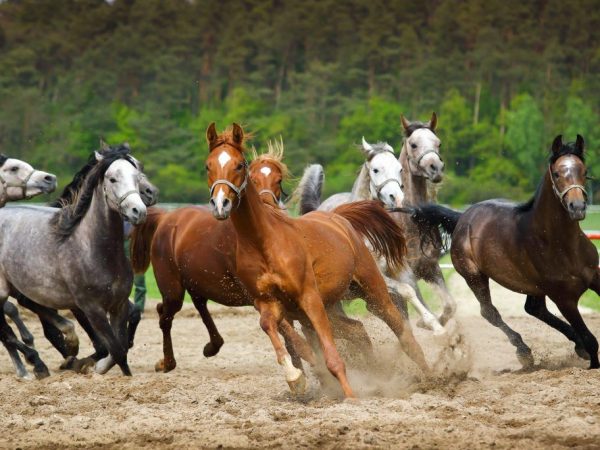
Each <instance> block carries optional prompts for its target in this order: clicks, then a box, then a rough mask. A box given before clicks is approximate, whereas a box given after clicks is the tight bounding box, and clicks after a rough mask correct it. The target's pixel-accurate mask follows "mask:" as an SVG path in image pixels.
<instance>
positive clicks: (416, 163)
mask: <svg viewBox="0 0 600 450" xmlns="http://www.w3.org/2000/svg"><path fill="white" fill-rule="evenodd" d="M406 142H407V143H408V141H406ZM407 150H408V148H407ZM430 153H435V154H436V155H437V156H438V158H439V159H440V161H442V162H443V161H444V160H443V159H442V157H441V156H440V154H439V153H438V152H437V151H436V150H434V149H432V148H430V149H429V150H425V151H424V152H423V153H422V154H421V156H419V157H418V158H414V157H412V156H411V155H410V152H409V151H407V152H406V154H407V155H408V160H409V161H410V162H412V163H413V164H414V165H415V166H416V167H417V169H419V170H421V166H420V164H421V161H423V158H425V157H426V156H427V155H429V154H430ZM421 172H422V170H421ZM424 176H425V178H429V177H428V176H427V175H424Z"/></svg>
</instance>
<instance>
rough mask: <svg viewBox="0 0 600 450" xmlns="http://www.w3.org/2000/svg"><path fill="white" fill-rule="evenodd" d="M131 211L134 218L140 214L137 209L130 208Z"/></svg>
mask: <svg viewBox="0 0 600 450" xmlns="http://www.w3.org/2000/svg"><path fill="white" fill-rule="evenodd" d="M131 211H132V212H133V214H135V215H136V216H137V215H138V214H139V213H140V211H139V210H138V209H137V208H131Z"/></svg>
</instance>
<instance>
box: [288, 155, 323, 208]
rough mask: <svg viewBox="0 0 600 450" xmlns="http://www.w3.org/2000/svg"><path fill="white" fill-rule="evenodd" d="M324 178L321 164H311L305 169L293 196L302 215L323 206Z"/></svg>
mask: <svg viewBox="0 0 600 450" xmlns="http://www.w3.org/2000/svg"><path fill="white" fill-rule="evenodd" d="M324 178H325V176H324V172H323V166H322V165H321V164H311V165H310V166H308V167H307V168H306V169H304V174H303V175H302V178H301V179H300V183H298V187H297V188H296V189H295V190H294V193H293V195H292V198H293V200H294V201H296V202H297V203H298V209H299V212H300V215H304V214H306V213H309V212H311V211H316V210H317V208H318V207H319V205H320V204H321V191H322V189H323V180H324Z"/></svg>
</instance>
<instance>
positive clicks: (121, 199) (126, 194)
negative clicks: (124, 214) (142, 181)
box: [117, 189, 140, 208]
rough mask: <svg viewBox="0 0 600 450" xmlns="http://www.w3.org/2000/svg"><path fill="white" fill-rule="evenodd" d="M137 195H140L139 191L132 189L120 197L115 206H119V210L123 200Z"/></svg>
mask: <svg viewBox="0 0 600 450" xmlns="http://www.w3.org/2000/svg"><path fill="white" fill-rule="evenodd" d="M139 193H140V191H139V189H132V190H130V191H127V192H125V193H124V194H123V195H121V196H120V197H119V200H117V205H119V208H120V207H121V204H122V203H123V202H124V201H125V199H126V198H127V197H129V196H130V195H133V194H139Z"/></svg>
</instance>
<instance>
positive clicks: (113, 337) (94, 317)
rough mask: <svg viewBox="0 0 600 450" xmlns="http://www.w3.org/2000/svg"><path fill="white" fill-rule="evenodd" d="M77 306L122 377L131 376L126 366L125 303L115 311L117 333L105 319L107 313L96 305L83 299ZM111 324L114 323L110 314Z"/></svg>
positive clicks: (89, 300)
mask: <svg viewBox="0 0 600 450" xmlns="http://www.w3.org/2000/svg"><path fill="white" fill-rule="evenodd" d="M77 306H78V308H79V309H81V310H82V311H83V313H84V314H85V316H86V317H87V319H88V320H89V322H90V325H91V326H92V328H93V329H94V331H95V332H96V333H97V335H98V337H99V338H100V340H101V341H102V343H103V344H104V346H105V347H106V348H108V352H109V354H110V355H111V356H112V358H113V359H114V361H115V362H116V363H117V364H118V365H119V367H120V368H121V371H122V372H123V375H126V376H131V370H129V365H128V364H127V310H128V306H127V302H126V301H124V302H122V305H119V306H118V307H117V309H116V310H115V313H117V315H118V318H119V321H118V330H117V333H115V331H114V329H113V328H116V326H115V327H111V323H109V321H108V319H107V317H106V314H107V312H106V311H105V310H104V309H102V308H101V307H100V306H99V304H98V303H96V302H94V301H93V300H91V299H89V298H85V299H82V300H81V301H78V302H77ZM111 322H113V323H115V319H114V318H113V315H112V313H111Z"/></svg>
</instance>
